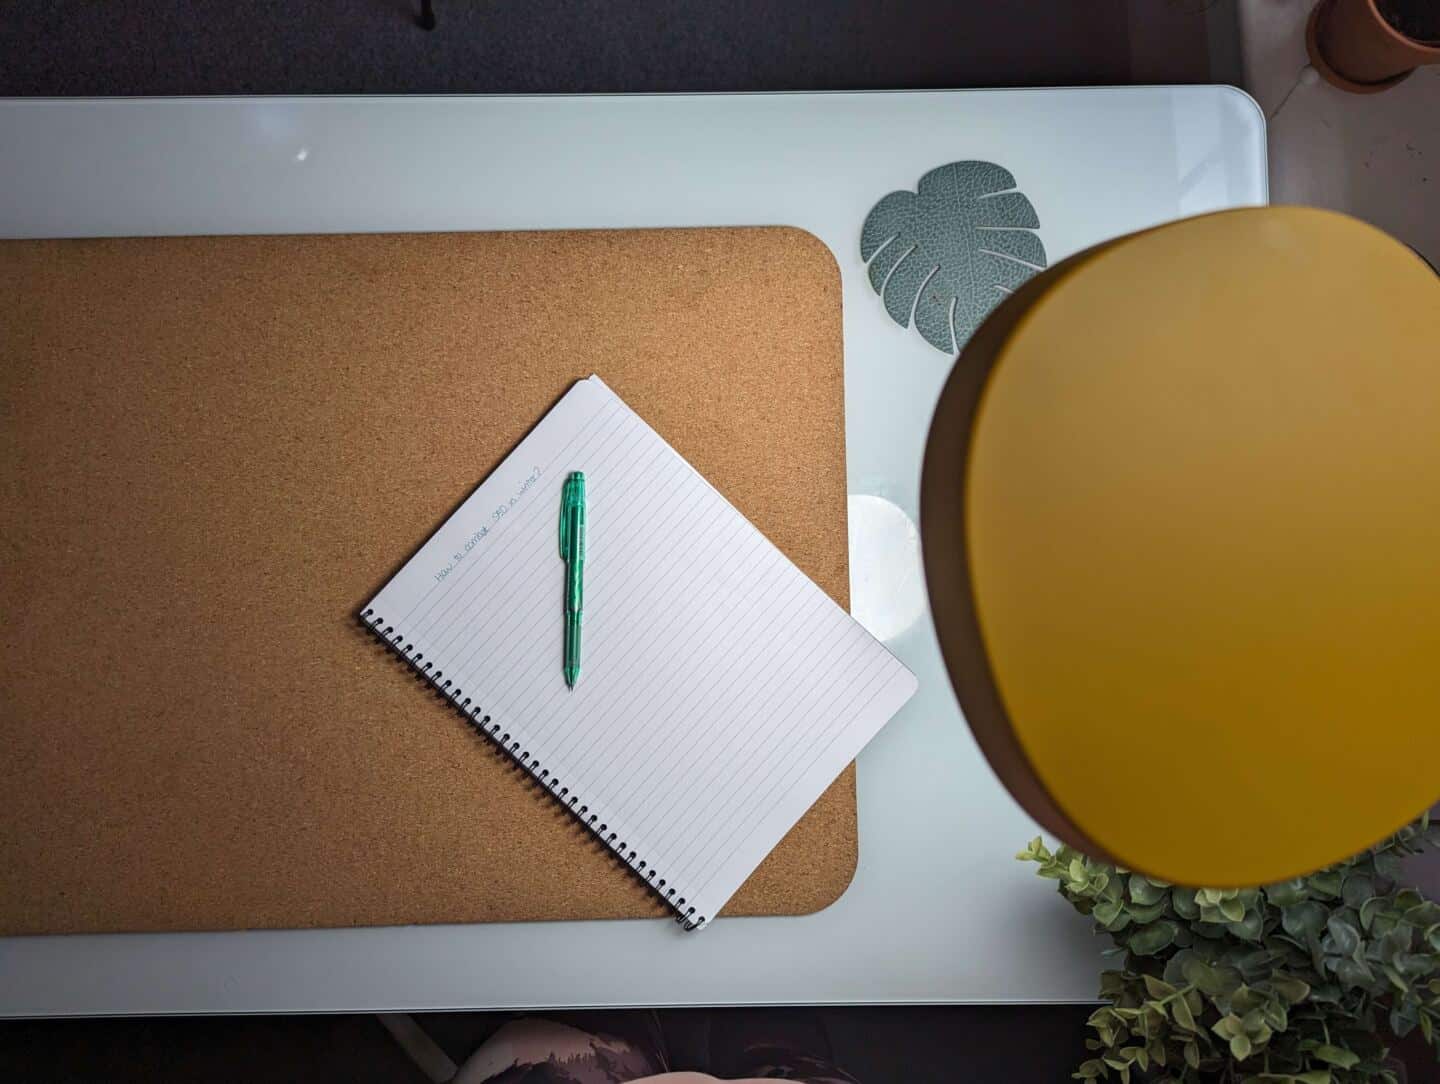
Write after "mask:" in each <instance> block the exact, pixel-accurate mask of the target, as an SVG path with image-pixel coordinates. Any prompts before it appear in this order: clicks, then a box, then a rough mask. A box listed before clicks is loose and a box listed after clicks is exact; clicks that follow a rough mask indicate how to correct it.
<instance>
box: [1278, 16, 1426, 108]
mask: <svg viewBox="0 0 1440 1084" xmlns="http://www.w3.org/2000/svg"><path fill="white" fill-rule="evenodd" d="M1375 4H1376V0H1320V2H1319V3H1318V4H1316V5H1315V10H1314V11H1312V12H1311V13H1310V24H1309V27H1308V30H1307V33H1306V38H1305V41H1306V45H1307V46H1308V47H1309V50H1310V62H1311V63H1312V64H1314V65H1315V70H1316V71H1318V72H1319V73H1320V74H1321V75H1322V76H1324V77H1325V79H1326V80H1327V81H1329V82H1331V83H1333V84H1335V85H1336V86H1337V87H1340V88H1341V89H1342V90H1349V91H1353V92H1355V93H1358V94H1367V93H1374V92H1375V91H1379V90H1388V89H1389V88H1390V87H1393V86H1394V85H1395V84H1396V83H1398V82H1400V81H1401V80H1402V79H1404V78H1405V77H1406V76H1407V75H1409V74H1410V73H1411V72H1412V71H1414V70H1415V69H1416V68H1418V67H1420V66H1421V65H1422V64H1440V42H1424V41H1417V40H1415V39H1414V38H1409V37H1406V36H1405V35H1404V34H1402V33H1400V31H1398V30H1396V29H1395V28H1394V27H1393V26H1391V25H1390V24H1389V23H1388V22H1386V21H1385V17H1384V16H1383V15H1381V14H1380V11H1379V9H1378V8H1377V7H1376V6H1375Z"/></svg>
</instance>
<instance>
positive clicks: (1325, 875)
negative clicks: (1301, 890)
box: [1310, 869, 1340, 900]
mask: <svg viewBox="0 0 1440 1084" xmlns="http://www.w3.org/2000/svg"><path fill="white" fill-rule="evenodd" d="M1310 891H1311V893H1312V894H1314V895H1317V896H1325V897H1327V898H1329V899H1332V900H1333V899H1337V898H1338V897H1339V895H1340V872H1339V871H1338V870H1334V869H1324V870H1321V871H1320V872H1319V873H1312V874H1311V875H1310Z"/></svg>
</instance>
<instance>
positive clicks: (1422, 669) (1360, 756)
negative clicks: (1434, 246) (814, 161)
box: [920, 208, 1440, 886]
mask: <svg viewBox="0 0 1440 1084" xmlns="http://www.w3.org/2000/svg"><path fill="white" fill-rule="evenodd" d="M920 511H921V533H922V538H923V545H924V558H925V571H926V576H927V580H928V584H929V589H930V595H931V604H932V609H933V612H934V616H935V624H936V628H937V631H938V633H939V638H940V644H941V647H942V649H943V652H944V655H945V660H946V664H947V666H948V668H949V670H950V673H951V676H952V678H953V680H954V683H955V685H956V689H957V691H958V693H959V697H960V700H961V704H962V706H963V708H964V710H965V715H966V718H967V720H968V721H969V723H970V725H971V728H972V730H973V731H974V732H975V735H976V738H977V739H978V741H979V743H980V745H981V747H982V748H983V750H984V752H985V754H986V756H987V757H988V758H989V759H990V761H991V763H992V765H993V766H994V767H995V769H996V771H997V773H998V774H999V775H1000V776H1001V778H1002V779H1003V780H1004V782H1005V783H1006V785H1007V786H1008V787H1009V788H1010V790H1011V792H1012V793H1013V794H1014V795H1015V796H1016V798H1017V799H1018V800H1019V801H1020V802H1021V804H1022V805H1024V806H1025V807H1026V809H1027V810H1028V811H1029V812H1030V814H1031V815H1032V816H1033V817H1035V818H1036V819H1037V820H1038V821H1040V823H1041V824H1042V825H1043V826H1045V827H1046V828H1048V829H1049V830H1050V831H1052V832H1054V833H1055V834H1056V835H1058V836H1060V837H1061V838H1062V839H1064V840H1066V841H1068V842H1070V843H1072V844H1074V845H1075V846H1078V847H1080V848H1082V849H1084V850H1086V851H1088V852H1089V853H1091V854H1094V855H1096V856H1097V857H1101V858H1105V859H1108V860H1110V861H1113V862H1116V863H1118V864H1120V865H1123V866H1126V867H1129V868H1131V869H1136V870H1140V871H1143V872H1145V873H1147V874H1150V875H1152V876H1155V877H1158V878H1162V879H1166V880H1170V881H1174V882H1177V883H1182V884H1192V885H1197V884H1204V885H1217V886H1241V885H1254V884H1261V883H1265V882H1271V881H1277V880H1282V879H1285V878H1288V877H1293V876H1297V875H1300V874H1302V873H1306V872H1310V871H1312V870H1314V869H1317V868H1319V867H1321V866H1324V865H1327V864H1329V863H1331V862H1334V861H1337V860H1339V859H1341V858H1343V857H1345V856H1347V855H1350V854H1352V853H1354V852H1356V851H1358V850H1360V849H1362V848H1364V847H1366V846H1368V845H1369V844H1371V843H1373V842H1375V841H1376V840H1377V839H1379V838H1381V837H1383V836H1384V835H1386V834H1387V833H1389V832H1391V831H1393V830H1394V829H1396V828H1398V827H1399V826H1400V825H1402V824H1403V823H1404V822H1405V821H1407V820H1408V819H1410V818H1411V817H1413V816H1415V815H1417V814H1418V813H1420V812H1421V811H1422V810H1423V809H1424V808H1425V807H1426V806H1428V805H1429V804H1430V803H1432V802H1433V801H1434V800H1435V799H1436V797H1437V796H1440V278H1437V276H1436V274H1435V272H1434V271H1433V270H1432V269H1431V268H1430V267H1429V266H1428V265H1426V264H1425V263H1424V262H1423V261H1422V260H1421V259H1420V258H1419V257H1417V256H1416V255H1415V254H1414V253H1413V252H1411V251H1410V250H1409V249H1407V248H1405V247H1404V246H1403V245H1401V244H1399V243H1398V242H1396V241H1394V240H1392V239H1391V238H1389V237H1387V236H1386V235H1385V234H1383V233H1381V232H1379V231H1378V230H1375V229H1373V228H1372V227H1369V226H1367V225H1364V224H1362V223H1360V222H1357V221H1355V220H1353V219H1350V218H1346V217H1344V216H1341V215H1336V214H1331V213H1328V212H1322V211H1317V210H1310V209H1304V208H1256V209H1250V210H1241V211H1231V212H1225V213H1221V214H1215V215H1207V216H1204V217H1201V218H1194V219H1189V220H1186V221H1182V222H1177V223H1175V224H1173V225H1168V226H1162V227H1159V228H1157V229H1153V230H1149V231H1146V232H1143V233H1138V234H1135V235H1132V236H1129V237H1125V238H1121V239H1120V240H1118V241H1114V242H1111V243H1108V244H1105V245H1101V246H1099V247H1097V248H1094V249H1090V250H1088V251H1086V252H1083V253H1080V254H1079V255H1077V256H1074V257H1072V258H1071V259H1068V260H1066V261H1064V262H1063V263H1060V264H1058V265H1057V266H1055V267H1053V268H1051V269H1050V270H1048V271H1046V272H1043V273H1041V274H1040V275H1038V276H1036V277H1035V278H1034V279H1032V280H1031V281H1030V282H1028V283H1027V284H1026V285H1025V286H1023V287H1021V289H1020V290H1018V291H1017V292H1016V293H1015V294H1014V295H1013V296H1012V297H1010V298H1009V299H1007V300H1006V302H1005V303H1004V304H1002V305H1001V306H1000V307H999V308H998V309H997V310H996V311H995V312H994V313H993V314H992V315H991V317H990V318H989V320H987V321H986V323H985V324H984V325H983V326H982V327H981V328H980V329H979V330H978V331H977V333H976V334H975V336H974V337H973V338H972V340H971V341H970V343H969V344H968V345H967V346H966V348H965V350H964V352H963V353H962V354H961V356H960V359H959V361H958V362H957V364H956V366H955V370H954V372H953V373H952V374H951V376H950V379H949V382H948V383H947V384H946V387H945V390H944V392H943V394H942V396H941V398H940V402H939V405H938V407H937V410H936V414H935V419H934V422H933V425H932V429H931V433H930V440H929V446H928V449H927V452H926V457H925V469H924V477H923V482H922V487H921V508H920Z"/></svg>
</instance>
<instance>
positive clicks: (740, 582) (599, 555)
mask: <svg viewBox="0 0 1440 1084" xmlns="http://www.w3.org/2000/svg"><path fill="white" fill-rule="evenodd" d="M571 471H584V472H585V478H586V489H587V529H586V555H585V618H584V626H583V632H584V634H583V652H582V670H581V677H580V680H579V683H578V684H577V686H576V687H575V689H574V691H570V690H567V689H566V686H565V681H564V678H563V675H562V673H561V654H562V633H563V616H564V614H563V608H562V599H563V585H564V562H563V561H561V560H560V557H559V550H558V529H559V509H560V490H561V486H562V485H563V483H564V481H565V477H566V476H567V475H568V474H569V473H570V472H571ZM363 617H364V620H365V621H366V622H367V623H368V624H370V625H371V627H372V628H374V630H375V631H376V632H377V634H379V635H381V636H382V637H384V638H385V639H386V640H387V642H389V643H390V645H391V646H392V648H394V649H395V650H396V651H397V652H399V653H401V654H402V655H403V656H404V657H406V658H407V659H408V660H410V661H411V662H412V663H413V664H414V665H416V666H417V668H418V669H420V670H421V671H422V672H423V673H425V674H426V676H427V677H429V678H430V679H431V680H432V682H434V684H435V685H436V686H437V687H438V688H440V689H441V691H442V692H444V693H445V694H446V695H447V696H448V697H450V699H451V700H452V702H453V703H454V704H455V706H456V707H457V708H459V709H461V710H462V711H463V712H464V713H465V714H466V715H467V716H468V717H469V718H470V719H471V721H472V722H473V723H474V724H475V725H478V726H480V727H482V729H483V730H484V731H485V733H486V734H487V735H489V736H490V737H492V738H493V739H494V740H496V741H497V742H499V743H501V744H502V745H503V746H504V748H505V749H506V751H507V753H509V754H510V755H511V756H512V757H514V758H515V759H516V760H517V761H519V762H520V763H521V764H522V765H523V766H524V767H525V768H526V769H527V770H529V771H530V772H531V774H532V775H535V776H536V777H537V778H538V779H539V780H540V781H541V782H542V783H543V784H544V785H545V786H546V787H547V788H548V789H549V790H550V791H551V793H552V794H553V795H554V796H555V797H556V798H557V799H558V800H560V801H561V802H562V803H563V804H565V805H566V806H567V807H568V808H569V809H570V810H571V811H572V812H573V813H575V814H576V815H577V816H579V817H580V818H581V819H582V820H583V821H584V822H585V824H586V825H587V827H589V829H590V830H591V831H592V832H594V833H595V834H596V835H598V836H599V837H600V838H601V839H602V841H604V842H605V843H606V844H607V845H608V846H609V847H610V848H611V850H613V851H615V852H616V854H617V855H619V857H620V858H621V859H622V860H623V861H625V862H626V863H627V864H628V865H629V866H631V868H632V869H633V870H634V871H635V872H636V874H637V875H638V876H640V877H641V878H643V879H644V880H645V881H646V882H647V883H648V884H649V885H650V886H651V887H653V888H654V889H655V890H656V891H657V892H658V893H659V894H660V896H661V897H662V898H663V899H665V900H666V902H667V903H669V904H670V905H671V906H672V907H673V908H674V909H675V911H676V913H677V916H678V917H680V918H681V920H682V921H684V922H685V924H686V925H687V926H690V927H698V926H703V925H704V924H705V923H706V922H708V921H709V920H710V919H711V918H712V917H713V916H714V915H715V914H716V912H718V911H719V910H720V908H721V907H722V906H723V904H724V903H725V901H726V900H728V899H729V898H730V896H731V895H733V894H734V892H735V890H736V889H738V888H739V887H740V885H741V884H742V883H743V881H744V880H745V878H746V877H747V876H748V875H749V874H750V873H751V871H752V870H754V868H755V867H756V866H757V865H759V863H760V861H761V860H762V859H763V858H764V857H765V855H766V854H768V853H769V851H770V850H771V849H772V848H773V847H774V846H775V844H776V843H778V842H779V841H780V839H781V837H782V836H783V835H784V834H785V833H786V831H788V830H789V829H790V827H791V826H792V825H794V823H795V822H796V821H797V820H799V818H800V817H801V816H802V815H803V814H804V812H805V811H806V810H807V809H808V808H809V807H810V805H811V804H812V803H813V802H814V801H815V800H816V799H817V798H818V797H819V796H820V794H821V793H822V792H823V791H824V790H825V788H826V787H827V786H828V785H829V784H830V783H831V782H833V781H834V779H835V777H836V776H837V775H838V774H839V773H840V772H841V771H842V770H843V769H844V767H845V766H846V765H847V764H848V763H849V762H850V761H851V760H853V759H854V757H855V755H856V754H857V753H858V752H859V751H860V749H861V748H862V747H863V746H864V745H865V743H866V742H868V741H869V740H870V739H871V738H872V737H874V735H875V734H876V732H878V731H879V729H880V727H881V726H883V725H884V724H885V723H886V722H887V721H888V720H889V719H890V717H891V716H892V715H893V714H894V713H895V712H896V711H897V710H898V709H899V708H900V706H901V705H902V704H904V703H905V701H906V700H908V699H909V698H910V696H911V695H912V694H913V693H914V691H915V687H916V682H915V678H914V676H913V675H912V674H911V673H910V672H909V671H908V670H907V669H906V668H905V667H904V666H903V665H902V664H901V663H900V662H899V661H898V660H897V659H895V657H894V656H892V655H891V654H890V653H889V652H888V651H887V650H885V648H884V647H883V646H881V645H880V643H879V642H877V641H876V640H875V639H874V638H873V637H871V636H870V635H869V634H868V633H867V632H866V631H865V630H864V629H863V628H861V627H860V625H859V624H857V623H856V622H855V621H854V619H852V618H851V617H850V616H849V614H847V613H846V612H845V611H844V610H842V609H841V608H840V607H839V606H837V605H836V604H835V603H834V601H832V600H831V599H830V598H829V596H827V595H826V594H825V593H824V592H823V591H821V590H820V588H819V587H817V586H816V585H815V584H814V583H812V582H811V581H810V579H809V578H808V577H806V576H805V575H804V573H802V572H801V571H800V570H799V569H798V568H796V567H795V566H794V565H793V564H791V563H790V561H789V560H788V559H787V558H786V557H785V555H784V554H782V553H781V552H780V551H779V550H778V549H776V548H775V546H774V545H772V544H771V543H770V542H769V540H768V539H766V538H765V537H764V535H762V534H761V533H760V532H759V531H758V530H757V529H756V528H755V527H754V526H752V525H751V524H750V522H749V521H748V520H747V519H745V517H744V516H742V515H741V514H740V513H739V512H738V511H736V510H735V508H734V507H732V506H731V505H730V503H729V502H728V501H726V500H725V498H724V497H722V496H721V495H720V493H719V492H718V491H716V490H715V489H714V488H713V487H712V486H710V485H709V484H708V483H707V482H706V481H705V479H704V478H702V477H701V476H700V475H699V473H697V472H696V471H695V469H694V468H693V467H691V466H690V465H689V464H688V463H686V462H685V460H684V459H682V458H681V457H680V455H679V454H678V453H677V452H676V451H675V450H674V449H672V448H671V447H670V446H669V445H668V444H666V443H665V441H664V440H663V439H661V437H660V436H659V435H658V434H657V433H655V431H654V430H652V429H651V428H650V427H649V426H648V425H646V424H645V422H644V421H642V420H641V419H640V417H639V416H638V415H636V414H635V413H634V412H633V411H632V410H630V408H629V407H627V406H626V405H625V404H624V403H623V402H622V401H621V400H620V398H619V397H618V396H616V395H615V394H614V393H613V392H612V391H611V390H610V389H609V388H608V387H606V386H605V384H604V383H603V382H601V380H600V379H599V378H598V377H591V378H590V379H588V380H583V381H580V382H579V383H577V384H576V385H575V386H574V387H573V388H572V389H571V390H570V391H569V392H568V393H566V395H565V396H564V398H563V399H561V400H560V402H559V403H558V404H556V406H555V407H554V408H553V409H551V411H550V412H549V413H548V414H547V415H546V416H545V418H544V419H543V420H542V421H541V422H540V424H539V425H537V426H536V428H535V429H534V430H532V431H531V433H530V434H529V435H528V436H527V437H526V438H525V439H524V440H523V441H522V442H521V444H520V445H519V446H518V447H517V448H516V449H515V451H514V452H512V453H511V455H510V456H509V457H508V458H507V459H506V460H505V462H504V463H502V464H501V465H500V466H499V467H498V468H497V469H496V470H495V471H494V472H493V473H492V474H491V475H490V477H489V478H487V479H486V480H485V482H484V483H483V484H482V485H481V486H480V487H479V488H478V489H477V490H476V491H475V492H474V493H473V494H471V496H470V497H469V498H468V499H467V500H466V501H465V502H464V504H462V505H461V507H460V508H459V509H458V510H457V511H456V512H455V514H454V515H452V516H451V517H450V519H449V520H447V521H446V523H445V524H444V525H443V526H442V527H441V528H440V529H439V530H438V531H437V532H436V533H435V534H434V536H432V537H431V539H430V540H429V541H428V542H427V543H426V544H425V545H424V546H423V547H422V548H421V550H420V551H419V552H418V553H417V554H416V555H415V556H414V557H413V558H412V559H411V560H410V561H409V562H408V563H407V564H406V565H405V567H404V568H402V569H401V570H400V572H399V573H397V574H396V576H395V577H394V579H392V580H391V581H390V582H389V583H388V584H387V585H386V586H385V588H384V589H383V590H382V591H381V592H380V593H379V594H378V595H377V596H375V598H374V599H372V600H371V601H370V602H369V603H368V604H367V605H366V606H365V608H364V611H363Z"/></svg>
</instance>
